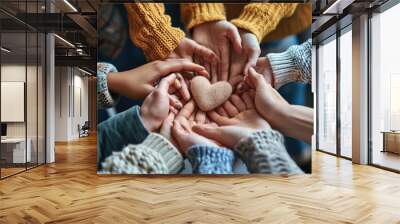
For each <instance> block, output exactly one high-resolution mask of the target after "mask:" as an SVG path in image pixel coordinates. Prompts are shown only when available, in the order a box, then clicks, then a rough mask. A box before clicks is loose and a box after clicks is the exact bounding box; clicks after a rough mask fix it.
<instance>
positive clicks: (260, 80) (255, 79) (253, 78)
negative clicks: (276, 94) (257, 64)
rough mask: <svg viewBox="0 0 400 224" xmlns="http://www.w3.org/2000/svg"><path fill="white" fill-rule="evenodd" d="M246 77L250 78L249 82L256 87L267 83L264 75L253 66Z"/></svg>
mask: <svg viewBox="0 0 400 224" xmlns="http://www.w3.org/2000/svg"><path fill="white" fill-rule="evenodd" d="M246 78H247V79H248V82H247V83H248V84H249V85H250V86H252V87H253V88H256V89H257V88H259V87H261V86H263V85H265V84H266V82H265V79H264V77H263V76H262V75H261V74H259V73H257V72H256V70H255V69H254V68H252V67H251V68H250V69H249V75H248V76H246Z"/></svg>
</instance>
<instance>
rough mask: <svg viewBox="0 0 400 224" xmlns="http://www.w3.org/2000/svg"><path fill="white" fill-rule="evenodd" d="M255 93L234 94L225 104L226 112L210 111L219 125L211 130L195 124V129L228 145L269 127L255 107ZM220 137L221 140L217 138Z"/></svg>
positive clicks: (210, 115)
mask: <svg viewBox="0 0 400 224" xmlns="http://www.w3.org/2000/svg"><path fill="white" fill-rule="evenodd" d="M253 99H254V93H251V92H246V93H243V94H242V96H241V97H239V96H238V95H232V96H231V98H230V100H229V101H227V102H225V103H224V105H223V108H224V112H225V114H223V115H221V114H219V113H218V112H216V111H211V112H208V115H209V117H210V120H211V121H214V122H215V123H216V124H217V125H218V126H219V127H217V128H214V129H215V130H211V129H212V128H210V126H207V125H195V126H194V127H193V131H195V132H197V133H198V134H201V135H203V136H204V137H207V138H210V139H213V140H215V141H217V142H219V143H221V144H223V145H225V146H227V147H234V146H235V145H236V143H237V142H238V141H239V140H240V139H241V138H244V137H247V136H248V135H249V134H251V133H252V132H254V131H257V130H264V129H269V128H270V125H269V124H268V122H267V121H265V120H264V119H263V118H262V117H261V116H260V115H259V114H258V113H257V111H256V110H255V108H254V103H253V101H254V100H253ZM217 139H219V140H217Z"/></svg>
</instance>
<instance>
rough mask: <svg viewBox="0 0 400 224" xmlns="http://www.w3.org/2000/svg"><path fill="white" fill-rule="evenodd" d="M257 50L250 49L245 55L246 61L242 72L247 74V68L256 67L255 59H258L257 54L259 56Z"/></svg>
mask: <svg viewBox="0 0 400 224" xmlns="http://www.w3.org/2000/svg"><path fill="white" fill-rule="evenodd" d="M259 55H260V54H259V52H258V51H255V50H254V51H250V52H249V53H248V55H247V63H246V66H245V67H244V74H245V75H248V74H249V70H250V68H251V67H253V68H254V67H256V65H257V60H258V56H259Z"/></svg>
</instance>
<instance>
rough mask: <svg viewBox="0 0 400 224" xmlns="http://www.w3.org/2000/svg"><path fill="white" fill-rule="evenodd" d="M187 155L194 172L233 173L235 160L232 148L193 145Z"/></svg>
mask: <svg viewBox="0 0 400 224" xmlns="http://www.w3.org/2000/svg"><path fill="white" fill-rule="evenodd" d="M186 156H187V157H188V159H189V161H190V163H191V164H192V168H193V173H194V174H231V173H232V167H233V162H234V154H233V152H232V150H229V149H227V148H223V147H214V146H208V145H193V146H191V147H190V148H189V149H188V151H187V153H186Z"/></svg>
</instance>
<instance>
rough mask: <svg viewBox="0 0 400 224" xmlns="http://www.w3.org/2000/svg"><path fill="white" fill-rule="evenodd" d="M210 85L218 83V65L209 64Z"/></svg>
mask: <svg viewBox="0 0 400 224" xmlns="http://www.w3.org/2000/svg"><path fill="white" fill-rule="evenodd" d="M210 75H211V83H216V82H217V81H218V63H215V62H214V63H212V64H211V74H210Z"/></svg>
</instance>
